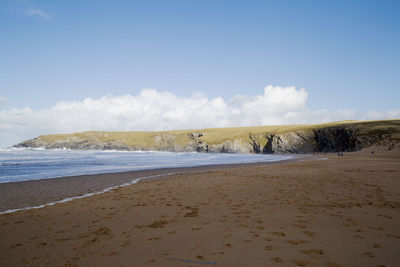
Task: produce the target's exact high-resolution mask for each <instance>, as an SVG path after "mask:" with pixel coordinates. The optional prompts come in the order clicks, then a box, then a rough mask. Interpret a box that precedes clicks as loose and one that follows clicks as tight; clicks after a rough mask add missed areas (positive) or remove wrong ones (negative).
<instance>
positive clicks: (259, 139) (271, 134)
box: [15, 120, 400, 154]
mask: <svg viewBox="0 0 400 267" xmlns="http://www.w3.org/2000/svg"><path fill="white" fill-rule="evenodd" d="M374 145H378V146H384V147H385V148H387V149H393V148H395V147H400V120H388V121H367V122H360V121H349V122H337V123H330V124H323V125H300V126H281V127H279V126H278V127H273V126H269V127H268V126H265V127H242V128H221V129H204V130H196V131H166V132H84V133H75V134H59V135H43V136H39V137H37V138H35V139H32V140H28V141H24V142H22V143H20V144H18V145H16V146H15V147H25V148H38V147H44V148H48V149H64V148H66V149H79V150H98V149H100V150H129V151H135V150H142V151H149V150H154V151H176V152H183V151H186V152H190V151H197V152H206V153H207V152H214V153H216V152H217V153H218V152H222V153H264V154H272V153H277V154H280V153H313V152H337V151H358V150H361V149H364V148H367V147H371V146H374Z"/></svg>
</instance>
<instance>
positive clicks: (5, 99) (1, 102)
mask: <svg viewBox="0 0 400 267" xmlns="http://www.w3.org/2000/svg"><path fill="white" fill-rule="evenodd" d="M7 100H8V99H7V97H4V96H0V107H1V106H2V105H3V104H4V103H6V102H7Z"/></svg>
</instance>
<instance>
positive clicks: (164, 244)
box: [0, 151, 400, 267]
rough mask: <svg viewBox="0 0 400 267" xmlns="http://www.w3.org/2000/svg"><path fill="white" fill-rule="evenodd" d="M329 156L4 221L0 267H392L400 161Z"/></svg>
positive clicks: (399, 221)
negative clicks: (211, 265) (202, 266)
mask: <svg viewBox="0 0 400 267" xmlns="http://www.w3.org/2000/svg"><path fill="white" fill-rule="evenodd" d="M325 157H327V158H328V160H307V159H300V160H297V161H292V162H283V163H280V162H278V163H277V164H259V165H258V166H243V165H240V166H234V168H219V169H218V168H215V169H211V168H208V169H207V168H205V169H203V170H202V172H197V173H196V172H194V171H192V172H186V173H181V174H173V175H171V176H168V177H171V178H165V176H164V178H162V177H161V178H157V179H149V180H145V181H143V182H139V183H137V184H135V185H134V186H125V187H121V188H118V189H115V190H111V191H108V192H106V193H104V194H98V195H93V196H92V197H88V198H81V199H76V200H74V201H71V202H65V203H60V204H58V205H53V206H47V207H45V208H41V209H31V210H26V211H20V212H14V213H9V214H3V215H0V225H1V227H0V236H1V237H2V238H0V255H2V257H0V265H1V266H3V265H4V266H56V267H57V266H100V267H102V266H113V265H118V266H157V267H158V266H159V267H161V266H182V267H183V266H188V265H193V266H194V265H197V264H203V263H204V264H206V263H215V264H216V265H218V266H224V267H225V266H227V267H228V266H229V267H231V266H240V267H247V266H248V267H250V266H251V267H253V266H278V267H282V266H307V267H308V266H331V267H337V266H399V265H400V255H399V253H398V248H399V246H400V228H399V225H400V192H399V188H400V180H399V174H400V151H389V152H388V151H386V152H379V151H378V152H377V151H375V153H374V154H371V152H370V151H369V152H368V151H363V152H356V153H347V154H345V155H344V157H337V155H335V154H328V155H326V156H325ZM310 158H311V157H310ZM320 158H321V157H317V158H316V159H320ZM311 159H312V158H311Z"/></svg>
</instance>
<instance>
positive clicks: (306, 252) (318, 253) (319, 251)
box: [301, 249, 324, 255]
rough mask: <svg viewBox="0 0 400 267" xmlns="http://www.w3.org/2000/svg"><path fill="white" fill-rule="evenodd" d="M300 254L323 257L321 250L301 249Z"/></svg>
mask: <svg viewBox="0 0 400 267" xmlns="http://www.w3.org/2000/svg"><path fill="white" fill-rule="evenodd" d="M301 252H303V253H304V254H307V255H310V254H312V255H324V252H323V251H322V250H321V249H303V250H302V251H301Z"/></svg>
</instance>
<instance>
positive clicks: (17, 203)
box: [0, 154, 315, 215]
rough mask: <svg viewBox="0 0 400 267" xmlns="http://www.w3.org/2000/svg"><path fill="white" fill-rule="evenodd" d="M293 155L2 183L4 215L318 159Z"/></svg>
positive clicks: (0, 193)
mask: <svg viewBox="0 0 400 267" xmlns="http://www.w3.org/2000/svg"><path fill="white" fill-rule="evenodd" d="M290 156H291V158H289V159H283V160H277V161H264V162H254V163H237V164H215V165H214V164H212V165H203V166H193V167H176V168H159V169H147V170H136V171H123V172H112V173H98V174H87V175H76V176H65V177H55V178H45V179H38V180H28V181H16V182H6V183H0V215H2V214H8V213H13V212H17V211H21V210H29V209H37V208H43V207H45V206H51V205H55V204H58V203H65V202H69V201H72V200H74V199H80V198H86V197H91V196H93V195H97V194H102V193H105V192H108V191H110V190H114V189H117V188H120V187H124V186H128V185H133V184H136V183H137V182H143V181H146V180H152V179H162V177H163V176H171V175H175V174H176V175H180V174H185V173H186V174H187V173H201V172H207V171H212V170H219V169H230V168H241V167H255V166H263V165H270V164H278V163H285V162H291V161H298V160H302V159H309V158H311V159H313V158H314V159H315V156H312V155H308V154H305V155H303V154H302V155H290Z"/></svg>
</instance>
